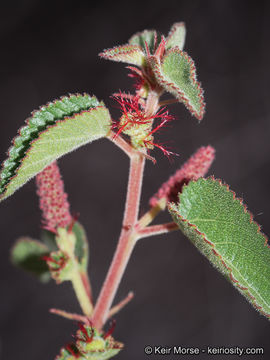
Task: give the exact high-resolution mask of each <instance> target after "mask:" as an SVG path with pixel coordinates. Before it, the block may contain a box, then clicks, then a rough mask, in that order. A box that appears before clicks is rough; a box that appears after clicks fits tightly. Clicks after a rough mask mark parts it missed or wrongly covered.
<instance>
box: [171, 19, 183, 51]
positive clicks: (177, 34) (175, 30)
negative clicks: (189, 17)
mask: <svg viewBox="0 0 270 360" xmlns="http://www.w3.org/2000/svg"><path fill="white" fill-rule="evenodd" d="M185 39H186V27H185V23H183V22H179V23H175V24H173V26H172V27H171V30H170V32H169V35H168V37H167V41H166V49H167V50H169V49H171V48H173V47H175V46H177V47H178V48H179V49H180V50H183V48H184V45H185Z"/></svg>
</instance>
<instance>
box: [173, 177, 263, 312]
mask: <svg viewBox="0 0 270 360" xmlns="http://www.w3.org/2000/svg"><path fill="white" fill-rule="evenodd" d="M169 210H170V212H171V215H172V216H173V219H174V220H175V222H176V223H177V224H178V225H179V227H180V229H181V230H182V231H183V232H184V234H185V235H186V236H187V237H188V238H189V239H190V240H191V241H192V242H193V243H194V245H195V246H196V247H197V248H198V249H199V250H200V251H201V252H202V253H203V254H204V255H205V256H206V257H207V258H208V259H209V260H210V261H211V263H212V264H213V265H214V266H215V267H216V268H217V269H218V270H220V271H221V272H222V273H223V274H224V275H225V276H226V277H227V279H228V280H230V281H231V282H232V284H233V285H234V286H235V287H236V288H237V289H238V290H239V291H240V292H241V293H242V294H243V295H244V296H245V297H246V298H247V299H248V300H249V301H250V302H251V304H252V305H253V306H254V307H255V308H256V309H257V310H259V311H260V313H262V314H263V315H265V316H266V317H268V318H270V281H269V280H270V248H269V246H268V244H267V239H266V237H265V236H264V235H263V234H262V233H261V232H260V227H259V226H258V224H257V223H256V222H254V221H253V218H252V215H251V214H250V213H249V212H248V211H247V208H246V206H245V205H243V204H242V200H240V199H237V198H236V196H235V193H233V192H232V191H230V190H229V188H228V186H226V185H223V184H222V183H221V182H220V181H219V180H215V179H213V178H209V179H202V178H201V179H199V180H198V181H195V182H194V181H192V182H190V183H189V185H187V186H185V187H184V188H183V192H182V194H180V196H179V204H173V203H171V204H170V206H169Z"/></svg>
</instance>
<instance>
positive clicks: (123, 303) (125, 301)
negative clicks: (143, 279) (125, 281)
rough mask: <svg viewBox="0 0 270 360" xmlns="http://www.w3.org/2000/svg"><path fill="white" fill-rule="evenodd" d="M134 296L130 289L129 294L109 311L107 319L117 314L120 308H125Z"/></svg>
mask: <svg viewBox="0 0 270 360" xmlns="http://www.w3.org/2000/svg"><path fill="white" fill-rule="evenodd" d="M133 298H134V293H133V291H130V292H129V293H128V295H127V296H126V297H125V298H124V299H123V300H122V301H120V302H119V303H118V304H117V305H115V306H113V307H112V308H111V310H110V311H109V314H108V317H107V320H108V319H109V318H111V317H113V316H114V315H115V314H117V313H118V312H119V311H120V310H122V309H123V307H124V306H126V305H127V304H128V303H129V302H130V301H131V300H132V299H133Z"/></svg>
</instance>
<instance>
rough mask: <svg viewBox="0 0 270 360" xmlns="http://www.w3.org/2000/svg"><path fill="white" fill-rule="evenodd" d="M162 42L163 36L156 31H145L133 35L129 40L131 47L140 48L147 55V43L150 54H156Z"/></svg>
mask: <svg viewBox="0 0 270 360" xmlns="http://www.w3.org/2000/svg"><path fill="white" fill-rule="evenodd" d="M160 42H161V35H160V34H159V33H157V32H156V31H155V30H144V31H142V32H138V33H136V34H135V35H133V36H132V37H131V38H130V40H129V43H130V44H131V45H137V46H140V47H141V48H142V49H143V50H144V51H145V54H147V48H146V45H145V43H147V46H148V49H149V51H150V54H154V52H155V50H156V48H157V47H158V45H159V44H160Z"/></svg>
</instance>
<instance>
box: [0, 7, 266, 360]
mask: <svg viewBox="0 0 270 360" xmlns="http://www.w3.org/2000/svg"><path fill="white" fill-rule="evenodd" d="M8 4H9V5H6V4H5V5H4V3H2V4H1V14H0V46H1V56H0V74H1V77H0V79H1V80H0V89H1V90H0V91H1V97H0V103H1V126H0V129H1V130H0V137H1V138H0V160H1V161H2V160H4V159H5V152H6V150H7V149H8V147H9V146H10V141H11V139H12V138H13V136H15V134H16V132H17V129H18V128H19V127H20V126H21V125H22V124H23V121H24V119H25V118H27V117H28V116H29V114H30V112H31V111H32V110H33V109H36V108H38V107H39V106H40V105H42V104H45V103H46V102H47V101H49V100H52V99H54V98H57V97H59V96H61V95H64V94H67V93H69V92H83V91H86V92H89V93H90V94H95V95H96V96H97V97H98V98H99V99H103V100H104V101H105V102H106V104H107V105H108V106H112V105H114V104H113V102H112V100H110V99H109V96H110V94H111V93H112V92H114V91H118V90H119V89H122V90H128V89H129V88H130V85H131V81H130V79H128V78H127V77H126V74H127V70H125V69H124V65H123V64H120V63H113V62H108V61H105V60H99V59H98V57H97V54H98V53H99V52H100V51H101V50H102V49H104V48H108V47H112V46H114V45H117V44H123V43H125V42H126V41H127V40H128V39H129V37H130V36H131V35H132V34H133V33H135V32H137V31H139V30H143V29H145V28H146V29H147V28H148V29H151V28H154V29H157V30H159V31H161V32H163V33H165V34H167V32H168V31H169V28H170V26H171V25H172V24H173V23H174V22H177V21H185V22H186V26H187V39H186V46H185V50H186V51H187V52H188V53H189V54H190V55H191V57H192V58H193V59H194V61H195V63H196V64H197V71H198V78H199V80H200V81H201V82H202V85H203V88H204V90H205V97H206V103H207V112H206V115H205V118H204V120H203V121H202V123H201V124H199V125H198V122H197V120H196V119H195V118H192V117H191V116H190V114H189V113H188V111H187V110H186V109H185V108H184V106H182V105H181V104H178V105H174V106H171V111H172V112H173V113H174V114H176V116H177V118H178V119H177V120H176V121H175V122H174V123H173V127H172V128H171V129H168V130H166V131H165V132H163V135H161V136H160V137H159V139H160V141H167V142H169V143H170V144H172V147H173V149H174V150H175V151H176V152H178V153H179V154H180V157H179V158H176V159H175V161H174V162H173V163H172V164H171V163H170V162H169V161H168V160H167V159H166V157H164V156H163V155H162V154H161V152H159V151H155V154H154V155H155V156H156V158H157V160H158V164H157V165H156V166H154V165H153V164H152V163H151V162H148V163H147V168H146V172H145V182H144V188H143V198H142V206H141V213H143V212H144V211H146V210H147V202H148V199H149V197H150V196H151V195H152V194H153V192H155V191H156V190H157V189H158V187H159V185H160V184H161V183H162V182H163V181H165V180H166V178H167V177H168V175H170V174H172V173H173V172H174V171H175V170H176V169H177V168H178V167H179V166H180V164H181V163H183V162H184V161H185V160H186V159H187V157H188V156H190V155H191V154H192V153H193V152H194V151H195V150H196V149H197V148H198V147H199V146H201V145H207V144H211V145H213V146H214V147H215V148H216V151H217V153H216V155H217V156H216V161H215V163H214V165H213V167H212V169H211V172H210V173H211V174H215V176H216V177H219V178H222V179H224V181H226V182H227V183H228V184H230V186H231V188H232V189H234V190H235V191H236V193H237V194H238V195H239V196H241V197H244V199H245V202H246V203H247V204H248V206H249V209H250V210H251V211H252V212H253V213H254V215H255V219H256V220H257V221H258V222H259V223H260V224H262V226H263V230H264V232H265V233H266V234H269V233H270V223H269V216H270V202H269V184H270V176H269V165H270V155H269V154H270V152H269V150H270V141H269V135H270V125H269V124H270V114H269V105H268V103H269V84H270V77H269V74H270V71H269V60H270V48H269V35H270V31H269V20H270V5H269V4H270V3H269V1H263V0H261V1H241V0H238V1H229V0H227V1H223V0H219V1H215V0H213V1H210V0H209V1H207V0H205V1H200V0H192V1H191V0H189V1H188V0H186V1H182V0H175V1H170V0H169V1H164V2H161V1H144V2H134V3H132V2H129V1H120V2H113V1H111V2H108V3H107V2H105V1H101V0H99V1H97V2H96V4H93V3H92V2H90V1H89V2H81V1H50V0H47V1H37V0H25V1H20V2H19V1H18V2H16V1H10V2H9V3H8ZM112 113H113V115H114V116H116V114H117V112H116V111H115V110H112ZM60 166H61V170H62V173H63V176H64V178H65V184H66V185H65V186H66V190H67V192H68V194H69V199H70V202H71V204H72V210H73V211H74V212H76V211H79V212H80V221H81V222H82V223H83V224H84V226H85V227H86V230H87V233H88V237H89V240H90V246H91V263H90V271H91V278H92V283H93V290H94V294H95V296H97V294H98V289H99V288H100V286H101V284H102V281H103V280H104V277H105V274H106V271H107V268H108V266H109V262H110V259H111V257H112V254H113V250H114V248H115V245H116V240H117V237H118V235H119V232H120V227H121V220H122V212H123V207H124V199H125V188H126V184H127V173H128V159H127V157H126V156H125V155H124V154H122V153H121V152H120V151H119V150H118V148H117V147H115V146H114V145H113V144H111V143H110V142H109V141H107V140H102V141H99V142H96V143H93V144H91V145H89V146H86V147H84V148H81V149H79V150H78V151H76V152H75V153H72V154H70V155H68V156H66V157H64V158H63V159H62V160H61V161H60ZM165 218H166V219H169V218H168V217H166V216H164V217H163V218H162V217H161V219H160V220H165ZM0 222H1V227H0V228H1V261H0V271H1V287H0V289H1V300H0V301H1V302H0V317H1V324H0V328H1V338H0V358H1V360H2V359H3V360H17V359H27V360H36V359H39V360H49V359H53V358H54V356H55V355H56V354H58V352H59V349H60V347H61V346H62V345H64V344H66V343H67V342H69V341H70V340H71V334H73V333H74V332H75V329H76V324H74V323H72V322H69V321H68V320H65V319H61V318H58V317H56V316H54V315H51V314H48V309H49V308H50V307H59V308H63V309H66V310H69V311H79V307H78V304H77V301H76V299H75V297H74V294H73V292H72V290H71V288H70V285H69V284H63V285H60V286H56V285H55V284H54V283H53V282H51V283H49V284H48V285H42V284H40V283H39V282H38V281H36V280H35V279H34V278H32V277H31V276H29V275H28V274H25V273H23V272H21V271H19V270H17V269H16V268H14V267H13V266H12V265H11V264H10V262H9V251H10V248H11V246H12V244H13V242H14V241H15V240H16V239H17V238H18V237H19V236H20V235H30V236H32V237H34V238H38V236H39V232H40V211H39V209H38V201H37V197H36V195H35V186H34V182H33V181H31V182H30V183H28V184H27V185H26V186H24V187H23V188H22V189H21V190H20V191H19V192H18V193H16V194H15V195H14V196H13V197H11V198H9V199H8V200H6V201H5V202H3V203H1V205H0ZM269 265H270V264H269ZM129 290H134V292H135V294H136V295H135V298H134V300H133V301H132V303H130V304H129V306H128V307H127V308H125V309H124V310H123V311H122V312H121V313H120V314H119V315H118V316H117V326H116V330H115V333H114V335H115V338H116V339H117V340H119V341H123V342H124V343H125V345H126V347H125V349H124V350H123V351H122V352H121V353H120V355H119V356H118V359H119V360H120V359H129V360H135V359H136V360H137V359H147V358H148V359H154V356H152V357H151V356H148V357H147V356H146V355H144V352H143V349H144V346H145V345H148V344H150V345H151V344H155V345H157V344H159V345H168V346H170V345H183V346H185V345H186V346H198V347H205V346H207V345H212V346H222V345H226V346H237V345H238V346H248V347H252V346H258V347H263V348H264V349H265V355H264V356H261V357H260V358H264V359H269V358H270V342H269V329H270V327H269V322H268V321H267V320H266V318H264V317H263V316H260V315H259V314H258V313H257V312H256V311H255V310H254V309H253V308H252V307H251V306H250V305H249V304H248V303H247V301H246V300H245V299H244V298H243V297H242V296H241V295H240V294H239V293H238V292H237V291H236V290H235V289H234V288H233V287H232V286H231V285H230V284H229V283H228V282H227V281H226V280H225V279H224V278H223V277H222V276H221V275H220V274H219V273H217V272H216V270H214V269H213V268H212V267H211V265H210V264H209V263H208V261H207V260H206V259H204V258H203V257H202V256H201V255H200V254H199V253H198V251H197V250H196V249H195V248H194V246H193V245H192V244H191V243H190V242H189V241H188V240H187V239H186V238H185V237H184V236H183V235H181V234H180V233H178V232H177V233H172V234H169V235H168V236H159V237H156V238H149V239H144V240H142V241H141V242H140V243H139V244H138V245H137V247H136V249H135V251H134V254H133V256H132V259H131V261H130V263H129V266H128V268H127V272H126V275H125V277H124V280H123V281H122V283H121V287H120V289H119V291H118V294H117V299H118V300H119V299H121V298H122V297H124V296H125V295H126V294H127V293H128V291H129ZM157 358H158V359H161V358H164V359H167V358H174V357H170V356H159V357H157ZM175 358H176V357H175ZM183 358H188V357H183ZM190 358H192V357H190ZM198 358H200V359H205V358H207V357H203V356H199V357H198ZM219 358H225V357H223V356H220V357H219ZM226 358H229V357H226ZM230 358H233V357H230ZM235 358H236V357H235ZM242 358H243V359H244V358H245V357H244V356H243V357H242ZM246 358H249V359H253V358H256V357H255V356H250V357H246ZM258 358H259V357H258Z"/></svg>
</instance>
